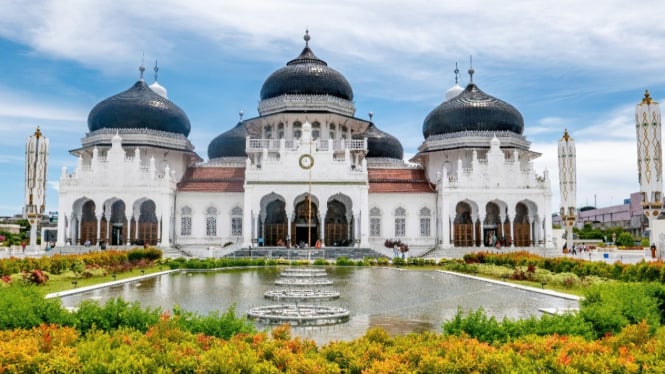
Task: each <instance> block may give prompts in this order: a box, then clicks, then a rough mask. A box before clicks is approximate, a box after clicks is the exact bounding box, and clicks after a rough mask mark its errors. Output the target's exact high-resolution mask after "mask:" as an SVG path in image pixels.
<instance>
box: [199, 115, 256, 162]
mask: <svg viewBox="0 0 665 374" xmlns="http://www.w3.org/2000/svg"><path fill="white" fill-rule="evenodd" d="M247 134H248V133H247V128H246V127H245V123H244V122H242V121H240V122H238V124H237V125H236V126H235V127H234V128H232V129H231V130H229V131H227V132H225V133H223V134H221V135H219V136H217V137H216V138H215V139H213V140H212V141H211V142H210V144H209V145H208V159H209V160H212V159H216V158H220V157H246V156H247V153H246V151H245V141H246V138H247Z"/></svg>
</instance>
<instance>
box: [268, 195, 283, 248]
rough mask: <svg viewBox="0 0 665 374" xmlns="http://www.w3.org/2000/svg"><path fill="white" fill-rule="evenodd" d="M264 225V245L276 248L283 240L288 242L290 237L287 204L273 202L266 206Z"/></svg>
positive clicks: (280, 201)
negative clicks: (287, 239) (288, 236)
mask: <svg viewBox="0 0 665 374" xmlns="http://www.w3.org/2000/svg"><path fill="white" fill-rule="evenodd" d="M265 217H266V219H265V220H264V224H263V235H264V236H263V240H264V242H263V245H267V246H276V245H277V242H278V241H279V240H280V239H281V240H283V241H285V242H286V236H287V235H288V231H287V228H288V226H287V223H288V218H287V217H286V204H285V203H284V201H282V200H273V201H271V202H269V203H268V205H266V210H265Z"/></svg>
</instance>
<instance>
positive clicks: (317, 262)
mask: <svg viewBox="0 0 665 374" xmlns="http://www.w3.org/2000/svg"><path fill="white" fill-rule="evenodd" d="M314 265H323V266H325V265H328V260H326V259H325V258H317V259H316V260H314Z"/></svg>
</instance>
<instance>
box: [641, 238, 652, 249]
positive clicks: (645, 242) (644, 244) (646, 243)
mask: <svg viewBox="0 0 665 374" xmlns="http://www.w3.org/2000/svg"><path fill="white" fill-rule="evenodd" d="M650 244H651V243H649V238H642V240H641V241H640V245H641V246H642V247H644V248H647V247H649V245H650Z"/></svg>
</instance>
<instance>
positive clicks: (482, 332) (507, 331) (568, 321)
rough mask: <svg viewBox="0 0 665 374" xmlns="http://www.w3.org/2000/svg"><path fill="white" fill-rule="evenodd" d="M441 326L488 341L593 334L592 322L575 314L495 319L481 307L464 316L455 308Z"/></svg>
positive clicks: (453, 332) (447, 332)
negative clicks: (533, 336)
mask: <svg viewBox="0 0 665 374" xmlns="http://www.w3.org/2000/svg"><path fill="white" fill-rule="evenodd" d="M442 329H443V334H445V335H455V336H462V335H468V336H470V337H472V338H475V339H478V340H479V341H483V342H488V343H497V342H501V343H504V342H507V341H509V340H511V339H516V338H520V337H522V336H526V335H540V336H544V335H552V334H559V335H574V336H581V337H583V338H585V339H591V338H593V337H594V331H593V329H592V325H591V324H590V323H588V322H587V321H585V320H584V319H583V318H582V317H580V316H579V315H578V314H576V313H566V314H563V315H547V314H546V315H543V316H541V317H539V318H538V317H534V316H532V317H529V318H524V319H517V320H512V319H509V318H504V319H503V320H502V321H500V322H499V321H498V320H497V319H496V318H495V317H488V316H487V314H486V313H485V311H484V310H483V309H482V308H480V309H478V310H475V311H471V312H469V313H467V314H466V315H465V314H464V313H463V312H462V310H461V309H458V310H457V314H456V315H455V317H454V318H453V319H451V320H448V321H446V322H444V323H443V325H442Z"/></svg>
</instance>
